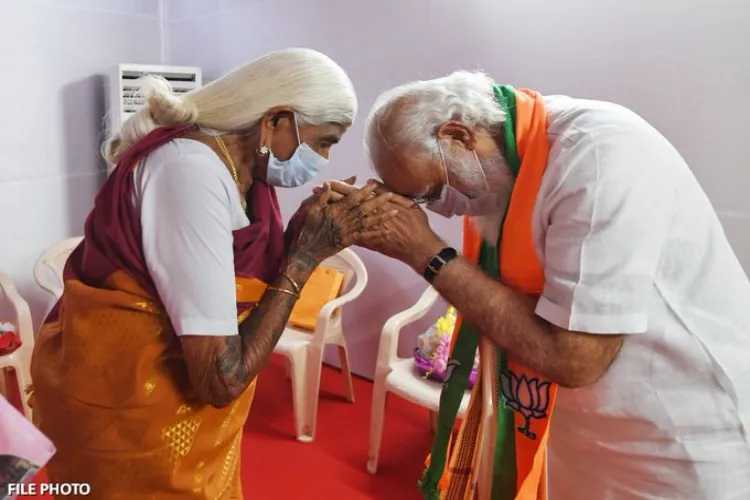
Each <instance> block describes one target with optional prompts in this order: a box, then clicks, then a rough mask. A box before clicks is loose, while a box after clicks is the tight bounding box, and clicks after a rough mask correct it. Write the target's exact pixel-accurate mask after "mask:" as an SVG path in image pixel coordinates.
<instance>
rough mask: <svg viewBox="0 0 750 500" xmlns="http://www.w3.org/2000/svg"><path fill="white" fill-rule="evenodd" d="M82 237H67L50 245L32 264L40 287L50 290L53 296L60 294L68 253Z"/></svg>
mask: <svg viewBox="0 0 750 500" xmlns="http://www.w3.org/2000/svg"><path fill="white" fill-rule="evenodd" d="M82 239H83V237H82V236H76V237H74V238H68V239H66V240H63V241H61V242H59V243H56V244H55V245H53V246H52V247H50V248H49V249H48V250H47V251H46V252H44V253H43V254H42V256H41V257H39V260H37V261H36V264H34V279H35V280H36V282H37V283H38V284H39V286H40V287H42V288H43V289H45V290H47V291H48V292H50V293H51V294H52V295H54V296H55V298H57V299H59V298H60V297H61V296H62V293H63V288H64V286H65V284H64V282H63V268H64V267H65V262H67V260H68V257H69V256H70V254H71V253H72V252H73V250H75V248H76V247H77V246H78V244H79V243H80V242H81V240H82Z"/></svg>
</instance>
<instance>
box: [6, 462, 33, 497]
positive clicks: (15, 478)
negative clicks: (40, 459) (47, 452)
mask: <svg viewBox="0 0 750 500" xmlns="http://www.w3.org/2000/svg"><path fill="white" fill-rule="evenodd" d="M38 471H39V467H37V466H36V465H34V464H32V463H31V462H29V461H28V460H24V459H23V458H20V457H16V456H14V455H0V500H2V499H5V498H7V497H8V485H9V484H18V483H22V482H24V481H25V480H27V479H29V478H30V477H31V476H33V475H34V474H36V473H37V472H38Z"/></svg>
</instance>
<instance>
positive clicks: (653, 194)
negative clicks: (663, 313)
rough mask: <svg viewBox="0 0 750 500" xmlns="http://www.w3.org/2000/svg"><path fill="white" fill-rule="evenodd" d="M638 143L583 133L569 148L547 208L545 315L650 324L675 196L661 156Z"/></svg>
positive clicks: (541, 308) (569, 323)
mask: <svg viewBox="0 0 750 500" xmlns="http://www.w3.org/2000/svg"><path fill="white" fill-rule="evenodd" d="M637 142H638V140H637V138H636V139H635V140H634V139H633V138H632V137H630V136H629V135H628V134H617V133H613V134H611V136H610V137H607V138H603V139H601V140H596V141H593V140H591V139H590V137H584V138H582V139H581V140H579V141H578V142H577V143H576V144H575V145H573V146H572V148H571V150H570V151H569V153H568V154H566V160H565V161H564V162H563V163H565V166H564V169H565V170H566V171H567V176H566V178H565V180H564V181H563V183H562V185H561V187H560V189H559V192H557V193H555V194H554V195H553V196H552V200H551V201H550V206H549V207H546V208H545V212H547V213H548V220H549V226H548V228H547V232H546V236H545V241H544V274H545V287H544V293H543V294H542V297H541V298H540V299H539V302H538V303H537V306H536V314H537V315H538V316H540V317H542V318H544V319H545V320H547V321H549V322H550V323H552V324H554V325H556V326H558V327H560V328H564V329H566V330H571V331H579V332H584V333H598V334H634V333H643V332H645V331H646V329H647V326H648V309H649V303H650V299H651V296H652V294H653V293H654V286H653V284H654V277H655V274H656V269H657V265H658V263H659V259H660V257H661V252H662V248H663V246H664V243H665V239H666V235H667V231H668V228H669V224H670V222H671V219H672V215H673V211H674V208H673V207H674V203H673V198H672V191H671V189H670V187H669V186H668V185H666V183H664V182H662V181H660V176H659V175H658V174H657V173H656V172H657V171H658V170H659V168H658V166H655V165H654V164H653V161H654V158H656V157H658V155H651V156H650V155H648V154H646V153H645V152H644V150H646V149H648V148H647V147H643V148H641V147H639V145H638V144H637ZM644 146H645V145H644ZM649 156H650V157H649Z"/></svg>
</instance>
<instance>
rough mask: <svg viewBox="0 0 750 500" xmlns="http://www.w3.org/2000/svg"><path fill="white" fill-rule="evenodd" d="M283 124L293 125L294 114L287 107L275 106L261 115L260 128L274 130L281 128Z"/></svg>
mask: <svg viewBox="0 0 750 500" xmlns="http://www.w3.org/2000/svg"><path fill="white" fill-rule="evenodd" d="M284 122H288V123H290V124H291V123H293V122H294V112H293V111H292V109H291V108H289V107H288V106H276V107H274V108H271V109H269V110H268V111H266V114H265V115H263V120H262V124H263V126H262V128H269V129H271V130H276V129H278V128H279V127H281V126H283V125H284V124H285V123H284Z"/></svg>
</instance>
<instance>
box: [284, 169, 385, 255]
mask: <svg viewBox="0 0 750 500" xmlns="http://www.w3.org/2000/svg"><path fill="white" fill-rule="evenodd" d="M377 188H378V183H375V182H372V183H369V184H368V185H367V186H365V187H363V188H361V189H357V190H355V191H352V192H351V193H349V194H348V195H346V196H344V197H342V198H341V199H340V200H339V201H333V202H332V201H331V196H332V192H333V191H332V189H331V185H330V184H329V183H325V184H324V185H323V187H322V189H321V191H320V192H319V194H317V195H313V196H311V197H309V198H307V199H306V200H305V201H303V202H302V205H300V207H299V209H298V210H297V212H296V213H295V214H294V216H293V217H292V219H291V220H290V222H289V227H288V228H287V232H286V239H287V244H288V246H287V248H288V250H289V254H290V255H292V254H296V255H300V254H301V255H304V256H305V257H306V258H308V259H310V260H312V261H314V262H315V263H320V262H322V261H323V260H324V259H326V258H327V257H330V256H331V255H334V254H336V253H337V252H339V251H340V250H342V249H344V248H346V247H348V246H350V245H352V244H355V243H359V242H360V238H361V237H362V235H364V234H368V235H369V237H370V238H379V237H382V236H384V235H385V233H386V229H385V227H384V224H385V222H387V221H388V220H390V219H392V218H393V217H394V216H395V215H396V208H395V207H391V208H387V207H386V205H387V204H388V201H389V200H390V199H391V198H392V197H393V194H392V193H384V194H380V195H376V194H375V190H376V189H377Z"/></svg>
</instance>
